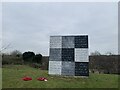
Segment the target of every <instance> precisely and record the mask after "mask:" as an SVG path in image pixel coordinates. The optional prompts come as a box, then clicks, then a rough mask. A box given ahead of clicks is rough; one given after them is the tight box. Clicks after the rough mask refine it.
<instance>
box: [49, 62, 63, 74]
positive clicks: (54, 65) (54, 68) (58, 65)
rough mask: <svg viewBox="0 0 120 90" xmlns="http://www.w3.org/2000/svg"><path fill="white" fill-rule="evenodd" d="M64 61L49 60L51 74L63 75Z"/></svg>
mask: <svg viewBox="0 0 120 90" xmlns="http://www.w3.org/2000/svg"><path fill="white" fill-rule="evenodd" d="M61 70H62V61H49V74H56V75H61Z"/></svg>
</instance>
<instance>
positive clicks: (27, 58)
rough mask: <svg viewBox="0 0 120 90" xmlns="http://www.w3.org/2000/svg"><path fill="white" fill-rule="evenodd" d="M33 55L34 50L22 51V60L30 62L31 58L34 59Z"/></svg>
mask: <svg viewBox="0 0 120 90" xmlns="http://www.w3.org/2000/svg"><path fill="white" fill-rule="evenodd" d="M34 56H35V54H34V52H30V51H28V52H24V53H23V55H22V57H23V60H24V61H25V62H32V61H33V59H34Z"/></svg>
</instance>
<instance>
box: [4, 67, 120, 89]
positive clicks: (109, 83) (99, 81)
mask: <svg viewBox="0 0 120 90" xmlns="http://www.w3.org/2000/svg"><path fill="white" fill-rule="evenodd" d="M24 76H30V77H32V78H33V80H31V81H23V80H22V79H21V78H22V77H24ZM38 77H46V78H48V81H47V82H45V81H38V80H37V78H38ZM118 77H119V75H113V74H90V76H89V77H88V78H75V77H61V76H51V75H48V72H47V71H46V70H40V69H35V68H32V67H29V66H25V65H8V66H4V67H3V69H2V88H117V87H118Z"/></svg>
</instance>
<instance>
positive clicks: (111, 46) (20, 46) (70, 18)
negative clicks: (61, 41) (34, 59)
mask: <svg viewBox="0 0 120 90" xmlns="http://www.w3.org/2000/svg"><path fill="white" fill-rule="evenodd" d="M117 10H118V6H117V3H112V2H111V3H110V2H108V3H105V2H103V3H95V2H93V3H92V2H85V3H82V2H79V3H73V2H71V3H70V2H67V3H65V2H63V3H60V2H57V3H55V2H53V3H52V2H46V3H42V2H39V3H38V2H36V3H35V2H31V3H29V2H26V3H25V2H23V3H22V2H18V3H15V2H11V3H8V2H6V3H3V5H2V17H3V19H2V28H3V36H2V39H3V46H6V45H7V44H9V43H10V47H9V48H8V49H6V50H5V51H4V52H11V51H13V50H19V51H21V52H25V51H34V52H35V53H41V54H42V55H49V37H50V36H51V35H76V34H77V35H81V34H88V36H89V52H94V51H95V50H97V51H99V52H101V53H103V54H104V53H106V52H108V51H110V52H112V53H116V54H117V53H118V11H117Z"/></svg>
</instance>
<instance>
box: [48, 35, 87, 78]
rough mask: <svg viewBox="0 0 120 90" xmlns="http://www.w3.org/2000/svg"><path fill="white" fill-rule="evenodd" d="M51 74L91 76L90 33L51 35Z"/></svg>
mask: <svg viewBox="0 0 120 90" xmlns="http://www.w3.org/2000/svg"><path fill="white" fill-rule="evenodd" d="M49 74H55V75H70V76H89V59H88V35H80V36H51V37H50V58H49Z"/></svg>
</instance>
